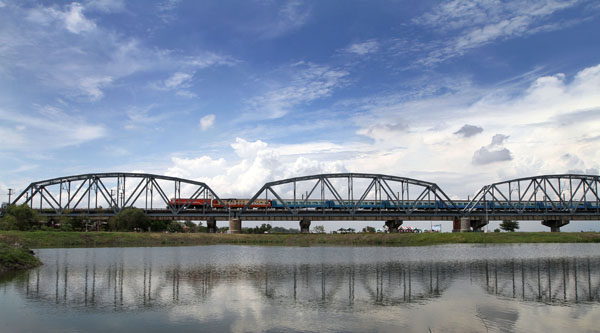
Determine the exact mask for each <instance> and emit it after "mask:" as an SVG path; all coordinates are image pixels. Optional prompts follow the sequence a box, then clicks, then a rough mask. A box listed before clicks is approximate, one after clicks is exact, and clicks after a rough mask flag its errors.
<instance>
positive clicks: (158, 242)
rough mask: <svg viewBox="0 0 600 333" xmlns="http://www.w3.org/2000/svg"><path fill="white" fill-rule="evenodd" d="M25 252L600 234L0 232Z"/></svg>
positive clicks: (579, 238)
mask: <svg viewBox="0 0 600 333" xmlns="http://www.w3.org/2000/svg"><path fill="white" fill-rule="evenodd" d="M2 240H4V241H5V242H6V243H11V244H12V243H15V242H16V243H20V244H23V245H24V246H26V247H30V248H46V247H126V246H175V245H212V244H255V245H283V246H311V245H351V246H360V245H371V246H373V245H374V246H425V245H438V244H457V243H484V244H498V243H598V242H600V233H597V232H574V233H566V232H561V233H549V232H512V233H504V232H503V233H476V232H473V233H424V234H381V233H379V234H362V233H360V234H333V235H332V234H238V235H229V234H202V233H194V234H183V233H175V234H165V233H133V232H88V233H85V232H55V231H0V241H2Z"/></svg>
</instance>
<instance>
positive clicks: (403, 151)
mask: <svg viewBox="0 0 600 333" xmlns="http://www.w3.org/2000/svg"><path fill="white" fill-rule="evenodd" d="M448 84H449V85H450V87H451V89H452V90H450V92H446V93H443V94H433V95H432V96H418V95H414V96H413V95H410V94H405V95H403V96H400V97H399V96H397V94H393V95H388V96H385V95H379V96H376V97H371V98H363V99H359V100H352V101H349V102H347V103H344V104H341V103H340V104H341V105H342V106H343V108H344V109H348V108H351V109H353V110H360V113H359V114H357V115H356V116H355V117H354V121H355V125H356V126H357V131H356V133H357V134H359V135H364V136H366V137H368V138H369V139H373V140H375V144H376V147H377V150H376V151H374V152H373V153H371V154H364V158H361V159H356V160H354V161H346V165H347V166H349V167H354V166H355V165H357V166H358V167H356V168H357V169H360V170H369V169H374V170H377V169H378V168H379V170H386V172H389V173H392V174H397V175H406V174H412V176H413V177H414V178H420V179H425V180H431V181H436V179H437V180H438V181H436V182H438V183H441V184H446V185H445V186H443V188H444V190H446V187H448V190H447V191H448V192H451V193H465V192H463V191H466V189H468V188H469V186H471V187H473V190H475V189H476V188H477V187H478V186H481V184H482V183H489V182H490V181H500V180H504V179H513V178H517V177H526V176H531V175H537V174H555V173H566V172H568V171H569V170H582V171H585V170H588V169H592V170H593V169H599V168H600V162H598V161H600V149H598V140H597V139H596V136H597V135H596V134H594V133H598V132H600V117H598V116H597V114H598V112H597V110H598V109H599V108H600V65H596V66H591V67H588V68H584V69H581V70H580V71H579V72H577V73H575V74H574V75H565V74H560V73H558V74H554V75H545V76H538V77H533V78H531V77H529V76H523V77H519V79H518V81H516V82H515V81H511V83H510V84H507V85H504V86H495V87H494V88H493V89H483V88H480V87H477V86H474V85H472V84H462V85H460V86H458V87H456V86H455V87H452V86H451V83H448ZM449 89H450V88H449ZM442 91H443V89H442ZM406 96H408V97H406ZM399 118H402V119H404V122H406V123H408V124H410V127H409V129H408V130H404V131H389V130H386V126H385V125H386V124H391V123H394V122H395V120H396V119H399ZM432 119H435V122H433V121H432ZM434 123H435V124H434ZM465 124H469V125H471V126H475V124H476V126H477V127H481V128H483V129H485V132H488V133H490V135H489V137H487V138H486V139H485V140H488V141H487V142H485V144H482V143H481V141H478V140H461V141H459V142H456V136H457V135H460V134H463V135H464V133H462V132H460V129H461V128H462V127H463V126H464V125H465ZM457 129H459V131H458V132H459V133H457ZM474 132H476V131H474ZM485 132H481V133H479V134H477V135H475V136H473V137H471V138H477V137H478V136H481V135H482V133H485ZM384 151H385V153H384ZM567 152H568V153H569V154H571V155H575V156H578V158H579V159H580V160H581V162H578V163H575V162H568V161H566V160H563V159H562V158H561V156H562V155H564V154H565V153H567ZM507 162H509V163H510V168H507V167H506V166H507V164H508V163H507ZM482 165H485V168H482V167H481V166H482ZM466 194H470V193H469V192H466V193H465V195H466Z"/></svg>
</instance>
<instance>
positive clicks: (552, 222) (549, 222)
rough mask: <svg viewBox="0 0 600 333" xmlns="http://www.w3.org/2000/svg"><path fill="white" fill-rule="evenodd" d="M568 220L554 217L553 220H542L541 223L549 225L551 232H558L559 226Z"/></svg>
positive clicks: (565, 223)
mask: <svg viewBox="0 0 600 333" xmlns="http://www.w3.org/2000/svg"><path fill="white" fill-rule="evenodd" d="M569 222H571V221H569V220H567V219H555V220H544V221H542V224H543V225H545V226H547V227H550V231H551V232H560V227H562V226H565V225H567V224H569Z"/></svg>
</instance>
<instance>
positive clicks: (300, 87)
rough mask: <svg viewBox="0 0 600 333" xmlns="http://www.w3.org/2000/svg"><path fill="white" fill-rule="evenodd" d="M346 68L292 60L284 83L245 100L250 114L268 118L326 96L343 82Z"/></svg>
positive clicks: (281, 115)
mask: <svg viewBox="0 0 600 333" xmlns="http://www.w3.org/2000/svg"><path fill="white" fill-rule="evenodd" d="M347 75H348V72H347V71H345V70H335V69H331V68H329V67H328V66H318V65H314V64H307V65H304V64H303V63H300V64H296V65H295V66H294V68H293V70H292V73H291V74H288V76H290V78H289V79H286V80H285V81H286V84H285V86H282V87H281V86H280V87H277V88H274V89H272V90H270V91H268V92H266V93H264V94H262V95H260V96H257V97H254V98H252V99H250V100H249V101H248V106H249V109H250V111H251V112H253V114H259V115H260V116H261V117H266V118H270V119H274V118H280V117H283V116H284V115H285V114H287V113H288V112H290V111H291V110H293V108H294V107H296V106H299V105H302V104H305V103H309V102H312V101H314V100H317V99H320V98H324V97H327V96H330V95H331V94H332V93H333V91H334V90H336V89H339V88H340V87H342V86H343V85H344V83H345V81H344V80H345V77H346V76H347Z"/></svg>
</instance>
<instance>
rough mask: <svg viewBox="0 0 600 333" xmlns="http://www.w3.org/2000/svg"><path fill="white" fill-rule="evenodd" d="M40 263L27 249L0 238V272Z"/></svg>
mask: <svg viewBox="0 0 600 333" xmlns="http://www.w3.org/2000/svg"><path fill="white" fill-rule="evenodd" d="M40 264H41V262H40V260H39V259H38V258H36V257H35V256H34V255H32V254H31V253H30V252H29V249H27V248H24V247H22V246H20V245H15V244H12V245H11V243H6V242H4V241H2V240H1V239H0V273H5V272H10V271H15V270H22V269H28V268H33V267H36V266H39V265H40Z"/></svg>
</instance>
